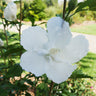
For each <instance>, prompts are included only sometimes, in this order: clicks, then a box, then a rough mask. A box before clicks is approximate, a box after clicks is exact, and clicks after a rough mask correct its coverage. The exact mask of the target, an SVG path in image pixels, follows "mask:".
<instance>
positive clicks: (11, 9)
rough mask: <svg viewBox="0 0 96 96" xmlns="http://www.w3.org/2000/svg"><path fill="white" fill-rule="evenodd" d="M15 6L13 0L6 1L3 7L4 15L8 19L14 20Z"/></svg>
mask: <svg viewBox="0 0 96 96" xmlns="http://www.w3.org/2000/svg"><path fill="white" fill-rule="evenodd" d="M16 13H17V6H16V4H15V3H14V2H10V3H8V5H7V7H6V8H5V9H4V17H5V19H6V20H8V21H14V20H15V19H16Z"/></svg>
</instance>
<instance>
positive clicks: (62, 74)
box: [46, 62, 76, 84]
mask: <svg viewBox="0 0 96 96" xmlns="http://www.w3.org/2000/svg"><path fill="white" fill-rule="evenodd" d="M75 69H76V65H71V64H69V63H68V62H64V63H59V62H58V63H56V62H51V64H50V65H48V66H46V74H47V76H48V78H49V79H50V80H52V81H54V82H55V83H58V84H59V83H62V82H64V81H66V80H67V79H68V78H69V77H70V76H71V74H72V72H73V71H74V70H75Z"/></svg>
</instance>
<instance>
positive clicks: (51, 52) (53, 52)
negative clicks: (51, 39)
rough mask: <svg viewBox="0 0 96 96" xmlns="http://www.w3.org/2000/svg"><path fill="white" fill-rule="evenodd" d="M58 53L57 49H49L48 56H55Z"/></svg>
mask: <svg viewBox="0 0 96 96" xmlns="http://www.w3.org/2000/svg"><path fill="white" fill-rule="evenodd" d="M59 51H60V50H59V49H56V48H52V49H50V51H49V54H50V55H56V54H57V53H58V52H59Z"/></svg>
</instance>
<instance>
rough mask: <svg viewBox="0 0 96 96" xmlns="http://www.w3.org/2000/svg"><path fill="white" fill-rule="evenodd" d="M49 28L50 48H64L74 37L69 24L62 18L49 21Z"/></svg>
mask: <svg viewBox="0 0 96 96" xmlns="http://www.w3.org/2000/svg"><path fill="white" fill-rule="evenodd" d="M47 26H48V38H49V46H52V47H55V48H61V49H62V48H64V47H65V45H66V44H68V43H69V41H70V39H71V37H72V34H71V31H70V28H69V24H68V23H67V22H66V21H64V20H63V19H61V18H60V17H53V18H51V19H50V20H49V21H48V23H47Z"/></svg>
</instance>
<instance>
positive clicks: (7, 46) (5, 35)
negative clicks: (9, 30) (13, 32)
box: [4, 26, 8, 47]
mask: <svg viewBox="0 0 96 96" xmlns="http://www.w3.org/2000/svg"><path fill="white" fill-rule="evenodd" d="M4 34H5V38H6V45H7V47H8V37H7V34H6V30H5V26H4Z"/></svg>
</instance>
